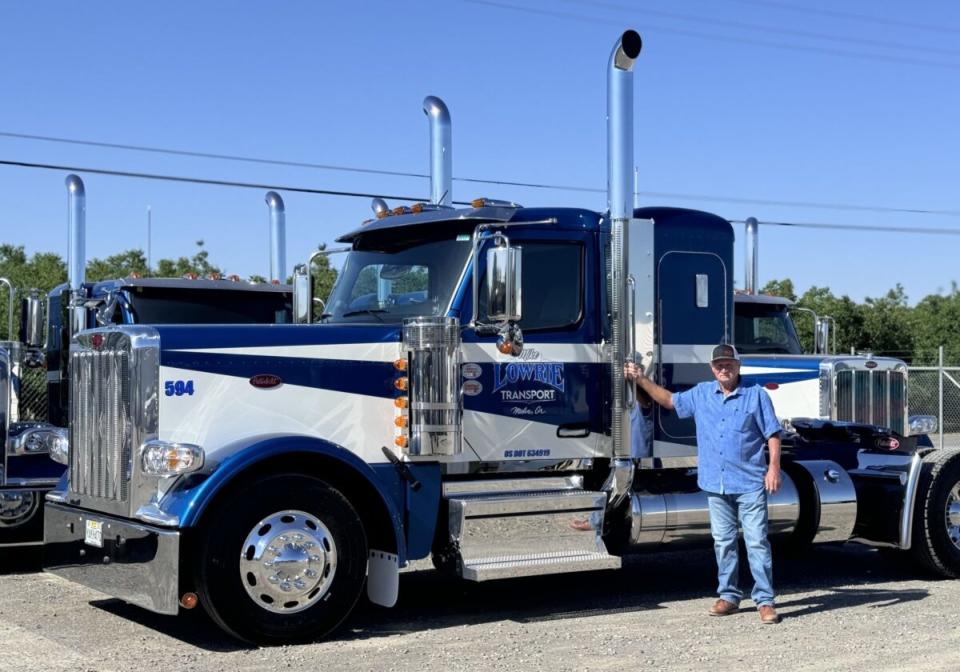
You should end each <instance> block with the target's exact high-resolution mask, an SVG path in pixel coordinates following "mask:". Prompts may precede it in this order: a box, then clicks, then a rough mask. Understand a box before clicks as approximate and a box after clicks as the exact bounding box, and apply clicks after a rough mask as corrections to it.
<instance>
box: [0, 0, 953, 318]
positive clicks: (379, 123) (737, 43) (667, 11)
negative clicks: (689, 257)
mask: <svg viewBox="0 0 960 672" xmlns="http://www.w3.org/2000/svg"><path fill="white" fill-rule="evenodd" d="M0 9H2V16H0V92H2V98H0V132H12V133H25V134H37V135H48V136H59V137H67V138H76V139H84V140H94V141H101V142H112V143H127V144H138V145H150V146H157V147H168V148H175V149H184V150H193V151H202V152H212V153H222V154H237V155H246V156H255V157H264V158H273V159H282V160H288V161H303V162H313V163H323V164H336V165H345V166H355V167H365V168H377V169H384V170H398V171H410V172H416V173H426V172H427V170H428V135H427V122H426V118H425V117H424V115H423V114H422V112H421V102H422V100H423V97H424V96H425V95H429V94H432V95H438V96H440V97H442V98H443V99H444V100H445V101H446V102H447V104H448V105H449V107H450V109H451V112H452V117H453V123H454V142H453V147H454V149H453V158H454V175H455V176H459V177H479V178H493V179H505V180H515V181H526V182H538V183H550V184H562V185H584V186H590V187H603V186H604V185H605V183H606V158H605V157H606V146H605V136H604V132H605V116H604V115H605V67H606V62H607V57H608V55H609V52H610V48H611V46H612V44H613V42H614V40H615V39H616V36H617V35H618V34H619V33H620V31H621V30H622V29H624V28H627V27H633V28H635V29H637V30H638V31H639V32H640V33H641V35H642V36H643V38H644V50H643V53H642V55H641V57H640V60H639V63H638V65H637V75H636V91H637V95H636V99H637V115H636V118H637V132H636V143H637V147H636V157H637V162H638V165H639V167H640V189H641V190H642V191H647V192H670V193H676V194H689V195H696V194H702V195H711V196H723V197H731V198H746V199H769V200H774V201H804V202H819V203H839V204H859V205H869V206H883V207H895V208H921V209H935V210H950V211H960V203H958V197H957V194H958V190H957V177H958V162H960V160H958V157H960V134H958V131H957V128H958V127H957V123H958V122H957V110H958V109H960V100H958V99H960V87H958V85H957V82H958V76H960V46H958V39H957V38H958V37H960V4H958V3H952V2H946V1H945V0H938V1H930V2H925V3H910V4H909V5H908V4H906V3H892V2H879V3H878V2H867V1H865V0H847V1H845V2H841V3H837V2H828V1H826V0H689V1H687V2H683V3H679V2H669V1H667V0H647V1H646V2H644V3H642V4H641V3H636V2H631V1H630V0H610V1H609V2H607V1H600V0H554V1H553V2H541V1H539V0H496V2H495V3H493V2H491V3H480V2H475V1H467V0H450V1H448V2H435V3H432V2H411V3H397V2H362V1H360V2H350V3H346V2H343V3H341V2H306V1H301V2H272V3H264V2H162V3H150V4H147V3H131V2H95V3H66V2H46V3H40V2H32V3H27V2H14V1H13V0H6V1H5V2H0ZM827 38H832V39H827ZM0 159H5V160H19V161H31V162H46V163H57V164H66V165H77V166H89V167H101V168H111V169H121V170H131V171H138V172H150V173H164V174H177V175H188V176H195V177H204V178H213V179H227V180H237V181H245V182H258V183H269V184H276V185H291V186H306V187H318V188H324V189H343V190H352V191H365V192H377V193H386V194H402V195H414V196H417V195H423V196H424V197H426V196H427V194H428V192H429V189H428V184H427V181H426V180H425V179H422V178H394V177H378V176H371V175H362V174H356V173H343V172H336V171H329V170H316V169H306V168H290V167H278V166H260V165H252V164H244V163H236V162H230V161H221V160H206V159H199V158H183V157H172V156H163V155H158V154H143V153H135V152H125V151H119V150H108V149H102V148H89V147H81V146H73V145H64V144H53V143H47V142H38V141H28V140H18V139H10V138H4V137H0ZM81 175H82V176H83V177H84V180H85V182H86V187H87V222H88V232H89V235H88V245H87V252H88V256H90V257H93V256H101V257H102V256H106V255H108V254H111V253H114V252H118V251H121V250H125V249H129V248H134V247H140V248H145V247H146V225H145V222H146V215H145V211H146V206H147V205H148V204H149V205H151V206H152V208H153V218H154V220H153V221H154V230H153V258H154V260H156V259H158V258H160V257H162V256H167V257H169V256H175V255H183V254H190V253H192V251H193V249H194V245H193V243H194V241H195V240H197V239H201V238H202V239H203V240H204V241H205V242H206V247H207V249H208V250H209V251H210V254H211V258H212V260H213V261H214V263H216V264H218V265H220V266H222V267H224V268H225V269H226V270H228V271H229V272H237V273H241V274H244V275H249V274H254V273H257V274H262V275H266V274H267V272H268V268H269V257H268V249H267V239H268V238H267V236H268V233H267V223H268V220H267V210H266V205H265V204H264V200H263V199H264V192H263V191H262V190H248V189H240V188H225V187H213V186H199V185H183V184H171V183H164V182H155V181H144V180H138V179H129V178H119V177H105V176H97V175H83V174H82V173H81ZM64 177H65V173H63V172H56V171H42V170H27V169H23V168H13V167H6V166H0V199H2V211H0V241H2V242H10V243H14V244H18V245H24V246H26V249H27V251H28V253H31V254H32V253H34V252H37V251H55V252H59V253H61V254H62V255H64V256H66V196H65V190H64V187H63V179H64ZM281 193H283V196H284V198H285V200H286V204H287V213H288V214H287V227H288V230H287V236H288V245H287V259H288V264H289V265H292V264H293V263H294V262H295V261H298V260H301V259H305V258H306V257H307V256H308V254H309V252H310V250H311V249H312V248H313V247H315V246H316V244H318V243H320V242H332V241H333V239H334V238H335V237H336V236H337V235H338V234H339V233H342V232H344V231H346V230H348V229H351V228H353V227H354V226H356V225H357V224H358V223H359V222H360V221H361V220H363V219H365V218H367V217H368V216H369V215H370V209H369V203H368V201H367V200H366V199H358V198H345V197H331V196H315V195H299V194H294V193H284V192H281ZM478 195H486V196H490V197H497V198H509V199H513V200H516V201H518V202H521V203H523V204H525V205H576V206H582V207H588V208H593V209H598V210H602V209H605V207H606V198H605V195H604V194H598V193H577V192H570V191H561V190H533V189H522V188H507V187H495V186H490V185H476V184H465V183H462V182H455V183H454V198H456V199H460V200H463V199H468V198H472V197H474V196H478ZM643 202H644V203H645V204H664V205H678V206H686V207H697V208H702V209H706V210H711V211H713V212H716V213H717V214H720V215H722V216H725V217H727V218H730V219H743V218H745V217H748V216H755V217H757V218H759V219H761V220H783V221H796V222H829V223H841V224H858V225H882V226H906V227H911V228H914V227H947V228H954V229H957V230H960V217H958V216H955V215H954V216H949V215H923V214H903V213H878V212H869V211H850V210H832V209H820V208H812V207H800V206H788V207H784V206H774V205H759V204H741V203H732V202H723V201H711V200H693V199H690V198H686V197H665V196H644V197H643ZM736 231H737V235H738V238H742V226H739V225H738V226H737V227H736ZM760 234H761V255H760V275H761V282H764V281H766V280H769V279H771V278H783V277H790V278H793V280H794V281H795V283H796V284H797V286H798V288H799V289H800V290H803V289H806V288H807V287H809V286H810V285H813V284H816V285H821V286H823V285H827V286H829V287H831V288H832V289H833V290H834V292H836V293H838V294H849V295H850V296H851V297H853V298H854V299H857V300H861V299H863V297H865V296H875V295H878V294H881V293H884V292H886V290H888V289H889V288H890V287H892V286H893V285H894V284H895V283H897V282H900V283H902V284H903V285H904V287H905V288H906V291H907V293H908V295H909V297H910V299H911V301H916V300H917V299H919V298H922V296H924V295H926V294H928V293H933V292H937V291H941V290H947V289H949V287H950V283H951V281H953V280H960V268H958V265H957V258H958V257H957V251H958V248H960V237H957V236H947V235H917V234H905V233H900V234H888V233H860V232H849V231H820V230H812V229H791V230H785V229H775V228H773V227H761V230H760ZM742 257H743V255H742V247H741V245H740V244H739V241H738V247H737V259H738V263H737V269H736V278H737V282H738V283H741V282H742V277H743V271H742V266H741V263H742Z"/></svg>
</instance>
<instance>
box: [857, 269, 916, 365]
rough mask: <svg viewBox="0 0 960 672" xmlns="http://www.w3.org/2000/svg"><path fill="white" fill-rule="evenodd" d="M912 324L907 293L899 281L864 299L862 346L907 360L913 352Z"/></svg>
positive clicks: (881, 353) (880, 353)
mask: <svg viewBox="0 0 960 672" xmlns="http://www.w3.org/2000/svg"><path fill="white" fill-rule="evenodd" d="M912 327H913V320H911V314H910V307H909V306H908V305H907V295H906V293H905V292H904V291H903V286H902V285H900V283H897V286H896V287H894V288H893V289H891V290H890V291H889V292H887V293H886V294H885V295H883V296H881V297H876V298H870V297H868V298H867V299H866V300H865V301H864V306H863V333H864V336H865V339H864V340H865V342H864V343H863V344H862V347H863V349H865V350H870V351H871V352H873V353H875V354H878V355H889V356H891V357H899V358H901V359H905V360H907V361H908V362H909V361H910V360H911V359H912V356H913V328H912Z"/></svg>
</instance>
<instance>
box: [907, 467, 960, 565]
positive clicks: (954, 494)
mask: <svg viewBox="0 0 960 672" xmlns="http://www.w3.org/2000/svg"><path fill="white" fill-rule="evenodd" d="M922 469H923V471H922V472H921V474H920V481H919V484H918V488H917V500H916V503H915V505H914V516H913V538H912V541H911V555H912V556H913V559H914V560H915V561H916V562H917V563H918V564H919V565H920V566H921V567H922V568H923V569H925V570H927V571H929V572H932V573H933V574H936V575H939V576H941V577H944V578H950V579H955V578H957V577H960V450H937V451H934V452H932V453H930V454H928V455H927V456H926V457H925V458H924V463H923V465H922ZM951 511H952V513H951Z"/></svg>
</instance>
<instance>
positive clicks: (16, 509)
mask: <svg viewBox="0 0 960 672" xmlns="http://www.w3.org/2000/svg"><path fill="white" fill-rule="evenodd" d="M44 494H45V493H44V492H43V491H39V490H34V491H30V490H19V491H15V490H0V546H4V545H6V544H26V543H33V542H36V543H39V542H42V541H43V497H44Z"/></svg>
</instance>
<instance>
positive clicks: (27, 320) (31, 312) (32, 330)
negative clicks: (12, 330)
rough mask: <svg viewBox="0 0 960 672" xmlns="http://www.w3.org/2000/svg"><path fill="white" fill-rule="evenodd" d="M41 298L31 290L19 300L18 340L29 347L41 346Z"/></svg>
mask: <svg viewBox="0 0 960 672" xmlns="http://www.w3.org/2000/svg"><path fill="white" fill-rule="evenodd" d="M43 332H44V328H43V299H41V298H40V292H39V291H37V290H31V292H30V293H29V294H28V295H27V296H25V297H24V298H23V299H21V300H20V340H21V341H22V342H23V343H24V345H26V346H28V347H31V348H42V347H43V335H44V333H43Z"/></svg>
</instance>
